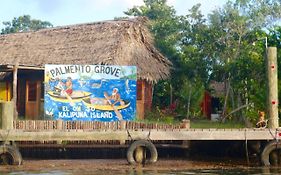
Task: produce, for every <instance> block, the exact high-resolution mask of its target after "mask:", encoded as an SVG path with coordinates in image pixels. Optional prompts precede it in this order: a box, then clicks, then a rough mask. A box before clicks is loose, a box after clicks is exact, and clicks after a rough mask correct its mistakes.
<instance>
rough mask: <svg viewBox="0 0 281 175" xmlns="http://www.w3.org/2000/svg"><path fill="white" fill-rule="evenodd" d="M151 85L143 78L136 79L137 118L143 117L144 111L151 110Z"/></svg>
mask: <svg viewBox="0 0 281 175" xmlns="http://www.w3.org/2000/svg"><path fill="white" fill-rule="evenodd" d="M151 106H152V85H151V84H149V83H148V82H146V81H144V80H138V81H137V118H138V119H144V116H145V113H146V112H147V111H150V110H151Z"/></svg>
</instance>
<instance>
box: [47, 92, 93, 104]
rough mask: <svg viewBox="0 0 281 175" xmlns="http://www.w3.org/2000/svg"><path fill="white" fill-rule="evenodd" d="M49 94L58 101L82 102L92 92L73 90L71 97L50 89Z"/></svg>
mask: <svg viewBox="0 0 281 175" xmlns="http://www.w3.org/2000/svg"><path fill="white" fill-rule="evenodd" d="M48 94H49V95H50V97H51V98H52V99H53V100H54V101H58V102H64V103H67V102H80V101H81V100H82V99H83V98H88V97H89V96H90V95H91V93H90V92H85V91H73V92H72V94H71V95H70V96H69V97H70V98H71V99H69V97H66V96H62V95H61V94H60V93H57V92H55V91H49V92H48Z"/></svg>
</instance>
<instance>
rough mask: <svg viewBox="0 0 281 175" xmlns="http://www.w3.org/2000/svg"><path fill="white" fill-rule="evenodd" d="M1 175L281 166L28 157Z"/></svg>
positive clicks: (182, 174)
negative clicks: (31, 158)
mask: <svg viewBox="0 0 281 175" xmlns="http://www.w3.org/2000/svg"><path fill="white" fill-rule="evenodd" d="M1 174H11V175H25V174H28V175H35V174H40V175H49V174H57V175H72V174H73V175H77V174H78V175H88V174H91V175H123V174H129V175H155V174H156V175H177V174H179V175H193V174H203V175H236V174H239V175H248V174H249V175H257V174H262V175H268V174H276V175H277V174H281V168H278V167H271V168H268V167H261V166H251V167H249V166H247V165H245V164H244V161H241V162H239V161H235V162H228V161H224V160H222V161H217V160H216V161H211V162H208V161H202V160H200V161H191V160H179V159H172V160H171V159H169V160H159V161H158V162H157V163H156V164H153V165H146V166H131V165H128V163H127V162H126V161H125V160H124V159H87V160H85V159H65V160H61V159H60V160H25V161H24V163H23V165H20V166H0V175H1Z"/></svg>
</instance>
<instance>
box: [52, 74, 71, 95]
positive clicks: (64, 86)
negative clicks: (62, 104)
mask: <svg viewBox="0 0 281 175" xmlns="http://www.w3.org/2000/svg"><path fill="white" fill-rule="evenodd" d="M72 86H73V84H72V79H71V77H67V79H66V82H65V83H63V81H62V80H59V82H58V84H57V85H56V86H55V94H57V95H58V94H60V95H61V96H67V95H69V96H71V94H72V92H73V89H72Z"/></svg>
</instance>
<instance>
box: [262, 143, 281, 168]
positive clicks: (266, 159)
mask: <svg viewBox="0 0 281 175" xmlns="http://www.w3.org/2000/svg"><path fill="white" fill-rule="evenodd" d="M275 149H281V143H279V142H276V141H271V142H269V143H268V144H267V145H266V146H265V148H264V149H263V151H262V154H261V161H262V163H263V165H265V166H270V161H269V155H270V153H271V152H272V151H273V150H275Z"/></svg>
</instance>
